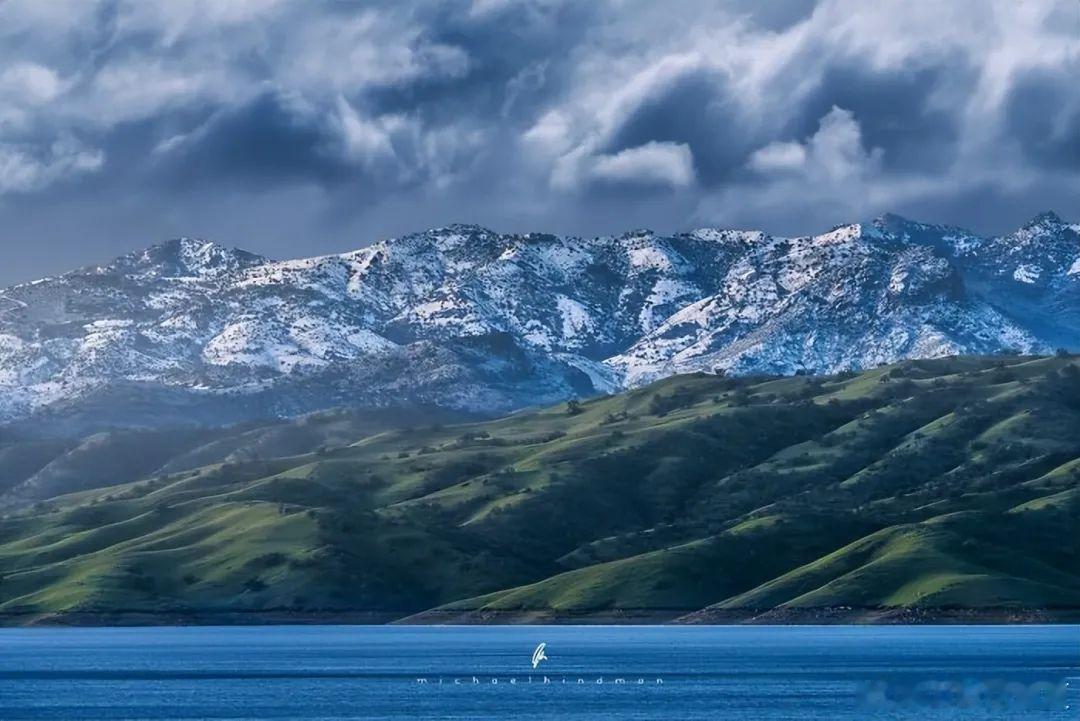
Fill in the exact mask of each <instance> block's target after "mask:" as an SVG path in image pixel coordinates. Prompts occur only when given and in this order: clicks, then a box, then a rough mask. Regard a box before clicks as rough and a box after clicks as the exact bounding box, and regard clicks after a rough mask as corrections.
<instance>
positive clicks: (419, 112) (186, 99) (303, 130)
mask: <svg viewBox="0 0 1080 721" xmlns="http://www.w3.org/2000/svg"><path fill="white" fill-rule="evenodd" d="M1047 209H1053V210H1056V211H1057V212H1058V213H1059V214H1061V215H1062V216H1063V217H1066V218H1069V219H1073V220H1080V0H1057V1H1053V0H945V1H943V0H896V1H891V0H875V2H872V3H870V2H866V0H817V1H814V0H710V1H699V0H671V1H670V2H655V1H654V0H587V1H582V0H565V1H564V0H446V1H443V2H421V1H416V2H408V1H406V0H395V1H389V0H388V1H386V2H320V1H319V0H295V1H288V0H157V1H156V2H154V1H151V0H130V1H123V0H103V1H101V2H95V1H93V0H70V1H67V0H49V2H41V1H40V0H0V258H2V262H0V284H9V283H13V282H20V281H25V280H29V279H32V278H37V277H41V276H43V275H48V274H53V273H58V272H62V271H64V270H68V269H70V268H73V267H77V266H80V265H85V264H90V263H97V262H102V261H105V260H107V259H109V258H111V257H113V256H115V255H118V254H121V253H124V252H127V251H130V250H133V249H137V248H142V247H146V246H148V245H151V244H153V243H157V242H160V241H163V240H166V239H168V238H173V237H178V236H196V237H203V238H207V239H210V240H214V241H217V242H219V243H222V244H224V245H228V246H236V247H241V248H245V249H248V250H252V251H255V252H259V253H263V254H265V255H268V256H271V257H277V258H287V257H299V256H308V255H315V254H321V253H330V252H339V251H345V250H350V249H354V248H358V247H361V246H364V245H367V244H369V243H371V242H374V241H375V240H378V239H380V238H385V237H392V236H394V235H399V234H403V233H407V232H411V231H418V230H423V229H425V228H428V227H435V226H441V225H446V224H449V223H454V222H462V223H476V224H480V225H484V226H487V227H490V228H493V229H495V230H500V231H507V232H524V231H545V232H555V233H568V234H578V235H585V236H592V235H602V234H611V233H619V232H623V231H626V230H629V229H633V228H642V227H648V228H652V229H654V230H657V231H660V232H673V231H681V230H688V229H692V228H696V227H702V226H720V227H739V228H760V229H764V230H766V231H768V232H771V233H776V234H805V233H811V232H820V231H822V230H826V229H828V228H829V227H831V226H834V225H837V224H840V223H846V222H852V221H857V220H865V219H868V218H872V217H874V216H876V215H878V214H880V213H883V212H895V213H899V214H901V215H905V216H907V217H911V218H914V219H918V220H924V221H928V222H942V223H951V224H956V225H961V226H964V227H968V228H972V229H974V230H976V231H978V232H982V233H999V232H1006V231H1008V230H1011V229H1012V228H1015V227H1017V226H1019V225H1022V224H1023V223H1024V222H1025V221H1026V220H1027V219H1028V218H1030V217H1031V216H1033V215H1035V214H1036V213H1038V212H1039V211H1042V210H1047Z"/></svg>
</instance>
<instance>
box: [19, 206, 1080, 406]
mask: <svg viewBox="0 0 1080 721" xmlns="http://www.w3.org/2000/svg"><path fill="white" fill-rule="evenodd" d="M1078 227H1080V226H1077V225H1069V224H1066V223H1065V222H1063V221H1062V220H1061V219H1060V218H1058V217H1057V216H1056V215H1053V214H1040V215H1039V216H1037V217H1036V218H1035V219H1033V220H1032V221H1031V222H1030V223H1028V224H1026V225H1024V226H1023V227H1022V228H1020V229H1018V230H1017V231H1015V232H1013V233H1010V234H1008V235H1004V236H1000V237H996V238H983V237H979V236H977V235H976V234H974V233H971V232H970V231H966V230H963V229H960V228H954V227H950V226H943V225H932V224H925V223H919V222H916V221H911V220H907V219H904V218H901V217H899V216H895V215H884V216H881V217H879V218H877V219H874V220H872V221H870V222H867V223H852V224H848V225H841V226H837V227H836V228H834V229H832V230H830V231H828V232H825V233H819V234H815V235H806V236H799V237H790V238H782V237H775V236H771V235H769V234H767V233H764V232H761V231H755V230H726V229H716V228H701V229H697V230H694V231H691V232H688V233H681V234H676V235H664V234H658V233H655V232H652V231H647V230H635V231H631V232H627V233H624V234H621V235H616V236H605V237H599V238H578V237H573V236H557V235H551V234H546V233H528V234H520V235H519V234H505V233H498V232H496V231H493V230H490V229H487V228H483V227H480V226H476V225H465V224H455V225H449V226H445V227H441V228H435V229H431V230H427V231H423V232H419V233H413V234H410V235H405V236H401V237H399V238H394V239H389V240H383V241H379V242H376V243H374V244H371V245H368V246H366V247H362V248H360V249H359V250H355V251H351V252H347V253H342V254H335V255H327V256H320V257H314V258H302V259H296V260H284V261H272V260H267V259H265V258H262V257H260V256H258V255H255V254H252V253H248V252H246V251H242V250H235V249H229V248H226V247H223V246H220V245H217V244H215V243H212V242H209V241H204V240H198V239H192V238H180V239H176V240H171V241H167V242H165V243H161V244H159V245H155V246H151V247H149V248H147V249H145V250H140V251H136V252H133V253H129V254H127V255H125V256H122V257H120V258H118V259H116V260H114V261H112V262H111V263H108V264H105V265H102V266H96V267H92V268H84V269H81V270H78V271H73V272H71V273H66V274H64V275H61V276H57V277H55V278H48V279H44V280H41V281H37V282H34V283H28V284H23V285H19V286H15V287H12V288H8V289H6V290H3V291H0V418H4V419H12V418H18V417H24V416H27V415H33V414H37V413H39V412H41V411H43V410H51V411H53V412H62V411H63V412H67V411H64V409H68V410H70V409H72V408H83V407H88V404H89V405H93V404H97V405H93V407H94V408H97V409H100V408H107V409H108V416H109V419H110V421H111V422H117V423H125V422H131V421H130V417H129V416H130V413H128V411H126V410H125V409H127V408H129V407H130V404H138V403H142V404H143V405H142V406H140V407H144V408H145V407H146V400H145V399H146V398H147V397H153V398H157V399H161V398H166V399H168V402H167V405H166V407H167V408H174V407H175V408H177V409H185V410H183V411H182V412H181V411H180V410H177V411H176V412H175V413H173V414H172V415H170V413H169V412H165V411H161V412H160V413H159V414H158V415H160V416H161V421H160V422H165V421H167V420H170V419H172V420H175V418H174V416H176V415H181V416H182V415H183V414H185V413H188V414H190V413H191V412H192V411H191V410H190V409H191V408H195V407H198V408H204V409H211V410H207V411H206V415H207V416H208V417H213V418H218V417H220V418H221V419H222V420H232V419H237V418H243V417H251V416H254V415H267V414H289V413H296V412H302V411H305V410H309V409H312V408H319V407H325V406H329V405H341V404H354V405H356V404H359V405H363V404H372V405H383V404H391V403H432V404H441V405H448V406H454V407H460V408H471V409H475V410H487V411H496V410H506V409H510V408H515V407H519V406H522V405H527V404H533V403H544V402H550V401H554V400H558V399H561V398H566V397H570V396H579V395H588V394H591V393H596V392H608V391H613V390H617V389H619V388H623V387H627V386H632V385H635V384H639V383H643V382H646V381H648V380H651V379H654V378H658V377H663V376H665V375H670V374H672V373H679V372H685V371H692V370H700V369H709V370H712V369H716V368H724V369H727V370H729V371H731V372H770V373H791V372H794V371H795V370H802V369H813V370H817V371H837V370H842V369H849V368H859V367H864V366H868V365H873V364H877V363H881V362H886V361H892V360H896V359H898V358H904V357H924V356H934V355H943V354H951V353H969V352H970V353H990V352H996V351H1000V350H1001V349H1003V348H1018V349H1021V350H1029V351H1047V350H1050V349H1052V348H1053V347H1056V346H1060V345H1064V346H1069V347H1080V317H1078V310H1077V309H1080V272H1077V271H1076V268H1078V267H1080V235H1078V233H1077V228H1078ZM106 398H107V399H108V403H107V404H106V403H105V401H104V400H102V399H106ZM118 398H120V399H121V400H117V399H118ZM140 399H141V400H140ZM237 399H243V401H242V402H238V401H237ZM125 414H127V415H125ZM144 416H145V414H144ZM144 416H140V421H139V422H154V419H151V420H150V421H147V419H146V418H145V417H144Z"/></svg>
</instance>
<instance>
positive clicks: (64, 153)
mask: <svg viewBox="0 0 1080 721" xmlns="http://www.w3.org/2000/svg"><path fill="white" fill-rule="evenodd" d="M104 162H105V154H104V153H103V152H102V151H101V150H96V149H92V148H86V147H84V146H83V145H81V144H80V143H78V142H77V141H75V140H74V139H72V138H61V139H59V140H57V141H55V142H54V143H52V144H51V145H50V146H49V148H48V149H47V150H45V151H42V152H35V151H34V150H33V149H31V148H27V147H20V146H17V145H11V144H0V195H3V194H5V193H12V192H29V191H34V190H40V189H41V188H44V187H46V186H49V185H52V184H53V183H55V182H57V181H59V180H62V179H65V178H71V177H75V176H78V175H82V174H85V173H92V172H95V171H97V170H99V169H100V168H101V166H102V165H103V164H104Z"/></svg>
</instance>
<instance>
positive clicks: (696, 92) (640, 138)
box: [603, 68, 760, 185]
mask: <svg viewBox="0 0 1080 721" xmlns="http://www.w3.org/2000/svg"><path fill="white" fill-rule="evenodd" d="M740 107H741V105H740V102H739V98H738V97H737V95H736V93H735V91H733V90H732V88H731V87H730V84H729V81H728V78H727V77H726V76H725V75H724V74H723V73H721V72H718V71H716V70H710V69H707V68H691V69H688V70H687V71H686V72H683V73H679V74H677V75H676V76H675V77H672V78H671V79H670V80H669V81H668V82H667V83H666V84H665V85H664V86H663V87H661V88H658V89H657V92H656V93H655V94H654V95H652V96H651V97H646V98H643V99H642V100H641V102H640V103H639V104H638V105H637V106H636V107H634V108H633V109H632V110H631V111H630V112H629V113H628V114H627V116H626V117H625V118H623V119H622V120H621V121H620V123H619V124H618V126H617V127H616V128H615V129H614V131H613V133H612V137H611V139H610V140H609V141H608V142H607V143H606V144H605V146H604V148H603V151H604V152H606V153H618V152H619V151H624V150H626V149H628V148H635V147H639V146H642V145H645V144H646V143H649V142H671V143H675V144H682V145H686V146H687V147H688V148H689V149H690V151H691V153H692V155H693V159H694V168H695V170H696V171H697V177H698V179H699V180H700V181H701V182H702V183H703V184H706V185H712V184H714V183H718V182H721V181H723V180H726V179H728V178H730V177H731V175H732V174H734V173H737V172H739V171H740V170H741V169H742V168H743V166H744V165H745V163H746V159H747V157H748V156H749V154H750V152H751V151H752V150H753V149H754V147H756V144H757V142H760V138H757V137H755V136H756V135H759V133H758V132H757V130H756V128H755V127H754V124H753V123H751V122H747V121H745V120H744V119H743V117H742V115H741V113H740Z"/></svg>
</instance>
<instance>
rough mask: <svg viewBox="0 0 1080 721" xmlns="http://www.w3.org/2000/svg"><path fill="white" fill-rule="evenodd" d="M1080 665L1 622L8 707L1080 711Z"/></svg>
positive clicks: (892, 643) (811, 713) (770, 636)
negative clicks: (1079, 688) (33, 625)
mask: <svg viewBox="0 0 1080 721" xmlns="http://www.w3.org/2000/svg"><path fill="white" fill-rule="evenodd" d="M541 643H543V644H545V646H544V647H543V649H541V651H540V652H539V653H538V652H537V647H538V646H539V645H540V644H541ZM534 658H535V659H536V661H537V668H536V669H535V670H534V669H533V660H534ZM1078 665H1080V627H1076V626H1013V627H1001V626H996V627H986V626H975V627H960V626H949V627H935V626H918V627H667V626H653V627H627V626H603V627H598V626H592V627H568V626H557V627H552V626H514V627H506V626H498V627H490V626H489V627H401V626H260V627H227V628H222V627H183V628H179V627H176V628H173V627H166V628H162V627H155V628H94V629H89V628H71V629H64V628H55V629H0V719H3V720H4V721H16V720H19V719H78V720H80V721H81V720H90V719H185V720H187V719H305V720H315V719H322V720H330V719H660V718H671V719H680V720H687V719H709V720H710V721H716V720H717V719H731V720H733V721H742V720H744V719H745V720H747V721H772V720H780V719H784V720H785V721H803V720H806V719H822V720H823V721H824V720H828V721H846V720H848V719H850V720H851V721H875V720H878V719H880V720H882V721H884V720H886V719H888V720H889V721H902V720H905V719H957V720H959V719H964V721H971V720H973V719H974V720H979V719H987V720H989V719H993V720H994V721H1002V720H1006V721H1007V720H1010V719H1013V720H1025V721H1026V720H1027V719H1038V720H1039V721H1048V720H1053V719H1070V721H1075V719H1077V718H1078V717H1080V713H1078V712H1077V710H1076V709H1077V708H1078V707H1080V693H1076V692H1074V691H1073V690H1072V689H1070V687H1069V686H1068V685H1067V684H1068V683H1069V679H1070V678H1073V680H1072V684H1073V688H1075V685H1076V684H1077V683H1080V679H1077V678H1075V677H1080V669H1078ZM1070 704H1071V705H1072V708H1071V709H1067V706H1068V705H1070Z"/></svg>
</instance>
